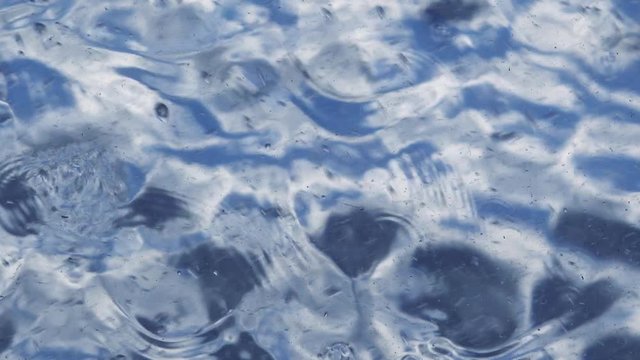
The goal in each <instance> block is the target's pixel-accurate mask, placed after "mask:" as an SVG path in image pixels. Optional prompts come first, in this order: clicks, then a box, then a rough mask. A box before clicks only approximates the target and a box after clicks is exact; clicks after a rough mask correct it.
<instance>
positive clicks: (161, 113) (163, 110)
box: [155, 103, 169, 119]
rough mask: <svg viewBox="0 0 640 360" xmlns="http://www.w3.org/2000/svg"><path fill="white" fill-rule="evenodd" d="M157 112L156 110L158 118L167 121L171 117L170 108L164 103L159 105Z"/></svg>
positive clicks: (157, 105)
mask: <svg viewBox="0 0 640 360" xmlns="http://www.w3.org/2000/svg"><path fill="white" fill-rule="evenodd" d="M155 110H156V115H158V117H160V118H163V119H166V118H168V117H169V108H168V107H167V105H165V104H163V103H157V104H156V108H155Z"/></svg>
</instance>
